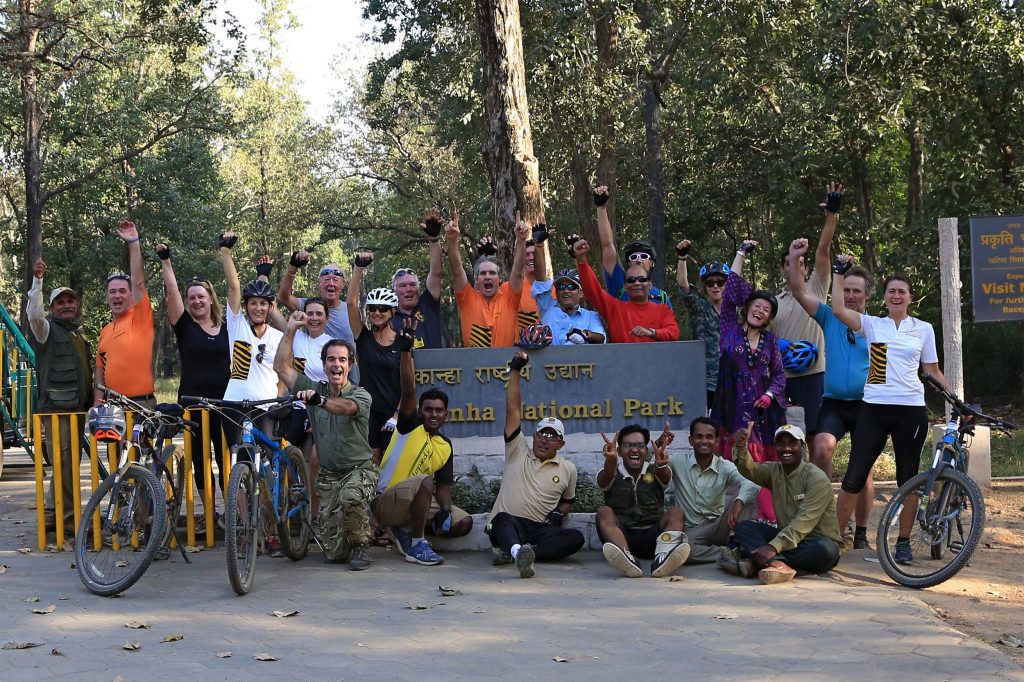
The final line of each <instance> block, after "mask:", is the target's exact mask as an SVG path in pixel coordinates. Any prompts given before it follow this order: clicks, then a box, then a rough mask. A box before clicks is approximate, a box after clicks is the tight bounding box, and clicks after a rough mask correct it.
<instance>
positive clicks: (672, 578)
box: [668, 575, 683, 583]
mask: <svg viewBox="0 0 1024 682" xmlns="http://www.w3.org/2000/svg"><path fill="white" fill-rule="evenodd" d="M668 581H669V582H670V583H680V582H682V581H683V576H681V575H672V576H669V578H668Z"/></svg>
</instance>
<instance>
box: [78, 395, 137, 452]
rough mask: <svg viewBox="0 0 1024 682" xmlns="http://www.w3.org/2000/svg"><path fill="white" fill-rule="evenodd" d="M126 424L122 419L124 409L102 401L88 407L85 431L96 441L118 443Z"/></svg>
mask: <svg viewBox="0 0 1024 682" xmlns="http://www.w3.org/2000/svg"><path fill="white" fill-rule="evenodd" d="M127 432H128V425H127V423H126V422H125V419H124V410H122V409H121V408H120V407H118V406H117V405H111V404H110V403H103V404H102V405H97V406H96V407H92V408H89V414H88V415H87V416H86V420H85V433H86V435H87V436H92V437H93V438H95V439H96V442H98V443H119V442H120V441H122V440H124V436H125V434H126V433H127Z"/></svg>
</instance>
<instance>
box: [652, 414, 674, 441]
mask: <svg viewBox="0 0 1024 682" xmlns="http://www.w3.org/2000/svg"><path fill="white" fill-rule="evenodd" d="M675 439H676V434H674V433H672V425H671V424H669V423H668V420H667V419H666V420H665V428H664V429H662V431H661V435H660V436H658V439H657V440H656V441H654V444H655V445H662V444H664V446H665V447H666V448H667V447H668V446H669V445H672V443H673V442H674V441H675Z"/></svg>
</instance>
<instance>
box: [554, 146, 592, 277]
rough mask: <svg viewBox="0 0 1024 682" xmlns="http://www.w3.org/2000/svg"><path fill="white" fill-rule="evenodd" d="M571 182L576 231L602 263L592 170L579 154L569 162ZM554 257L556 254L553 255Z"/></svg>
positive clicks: (574, 155)
mask: <svg viewBox="0 0 1024 682" xmlns="http://www.w3.org/2000/svg"><path fill="white" fill-rule="evenodd" d="M569 182H570V183H571V185H572V207H573V212H574V213H575V214H576V226H577V227H576V229H577V231H578V232H579V234H580V235H582V237H583V238H584V239H586V240H587V243H588V244H590V250H591V251H592V252H593V253H594V255H595V257H596V258H597V262H598V263H600V262H601V238H600V236H599V235H598V233H597V217H596V215H595V209H594V192H593V189H592V188H591V186H590V169H589V168H588V166H587V160H586V158H585V157H584V156H583V154H581V153H579V152H576V153H575V154H573V156H572V159H571V160H570V161H569ZM598 184H600V181H598ZM563 236H564V235H563ZM553 257H554V254H552V258H553Z"/></svg>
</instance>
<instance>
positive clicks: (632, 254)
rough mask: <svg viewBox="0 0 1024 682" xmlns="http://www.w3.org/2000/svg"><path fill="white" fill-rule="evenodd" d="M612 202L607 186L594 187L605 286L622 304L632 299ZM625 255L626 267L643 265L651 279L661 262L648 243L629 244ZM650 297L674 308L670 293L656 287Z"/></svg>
mask: <svg viewBox="0 0 1024 682" xmlns="http://www.w3.org/2000/svg"><path fill="white" fill-rule="evenodd" d="M609 199H611V193H610V192H609V191H608V187H607V186H606V185H600V186H598V187H595V188H594V206H595V207H596V210H597V233H598V236H599V237H600V238H601V266H602V269H603V270H604V287H605V289H606V290H607V291H608V293H610V294H611V295H612V296H615V297H616V298H618V299H619V300H622V301H628V300H629V299H630V296H629V292H628V291H627V289H626V269H625V268H623V263H622V262H620V261H619V252H618V251H617V250H616V248H615V233H614V231H613V230H612V221H611V216H610V215H609V211H608V200H609ZM623 255H624V256H625V257H626V260H625V265H626V267H628V266H629V265H633V264H639V265H642V266H643V268H644V271H645V274H646V275H647V276H648V277H650V276H651V270H653V269H654V263H655V262H656V261H657V259H658V254H657V252H655V250H654V247H653V246H651V245H650V244H648V243H647V242H632V243H631V244H627V245H626V248H625V249H623ZM647 295H648V297H649V298H650V299H651V301H653V302H655V303H661V304H662V305H667V306H668V307H669V308H671V307H672V300H671V299H670V298H669V296H668V292H666V291H662V290H661V289H659V288H658V287H656V286H654V285H653V284H652V285H651V287H650V291H649V292H648V294H647Z"/></svg>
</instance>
